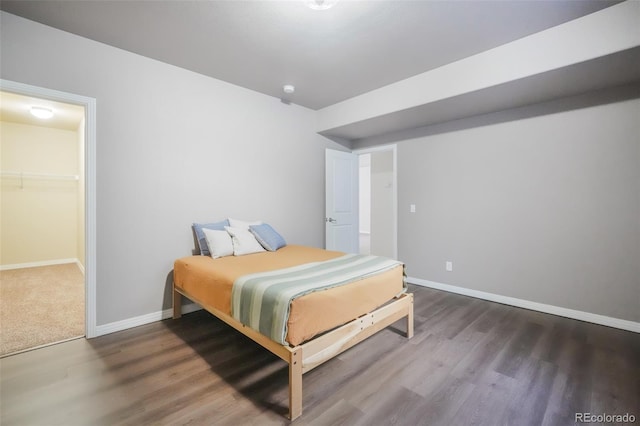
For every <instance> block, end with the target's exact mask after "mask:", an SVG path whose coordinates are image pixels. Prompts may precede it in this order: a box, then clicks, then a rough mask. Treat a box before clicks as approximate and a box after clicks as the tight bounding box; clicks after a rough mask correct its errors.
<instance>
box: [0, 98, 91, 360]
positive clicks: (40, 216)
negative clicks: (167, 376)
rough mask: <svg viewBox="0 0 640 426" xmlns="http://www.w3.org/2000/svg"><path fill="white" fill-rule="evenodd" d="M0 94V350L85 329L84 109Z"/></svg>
mask: <svg viewBox="0 0 640 426" xmlns="http://www.w3.org/2000/svg"><path fill="white" fill-rule="evenodd" d="M1 96H2V98H1V107H0V110H1V111H0V112H1V115H0V118H1V121H0V177H1V183H2V185H1V194H0V231H1V232H0V274H1V278H2V282H1V284H0V291H1V294H0V296H2V310H1V311H2V313H1V315H2V318H0V331H1V333H2V338H1V339H0V340H1V341H0V356H1V355H6V354H8V353H13V352H16V351H21V350H25V349H30V348H33V347H39V346H42V345H46V344H50V343H53V342H57V341H61V340H68V339H70V338H74V337H79V336H83V335H84V323H85V320H84V275H83V273H84V261H85V260H84V253H85V247H84V184H83V182H84V179H83V174H84V170H83V169H84V159H83V153H84V109H83V108H82V107H79V106H75V105H67V104H61V103H57V102H51V101H43V100H39V99H34V98H30V97H24V96H20V95H16V94H12V93H7V92H2V93H1ZM34 105H44V106H45V107H46V108H47V109H49V110H51V111H52V112H53V113H54V117H51V119H43V118H37V117H33V116H31V114H30V108H31V107H32V106H34ZM56 115H58V117H56Z"/></svg>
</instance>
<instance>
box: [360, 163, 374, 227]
mask: <svg viewBox="0 0 640 426" xmlns="http://www.w3.org/2000/svg"><path fill="white" fill-rule="evenodd" d="M358 160H359V163H360V168H359V172H360V176H359V177H358V185H359V188H358V196H359V198H360V205H359V206H358V207H359V208H358V215H359V216H360V217H359V223H358V226H359V228H360V233H361V234H369V233H371V154H362V155H360V156H358Z"/></svg>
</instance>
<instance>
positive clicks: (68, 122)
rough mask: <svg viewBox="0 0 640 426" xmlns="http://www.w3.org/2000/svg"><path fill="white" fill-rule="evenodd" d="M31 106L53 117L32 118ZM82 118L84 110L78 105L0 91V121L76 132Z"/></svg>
mask: <svg viewBox="0 0 640 426" xmlns="http://www.w3.org/2000/svg"><path fill="white" fill-rule="evenodd" d="M32 106H39V107H44V108H48V109H50V110H52V111H53V117H51V118H49V119H42V118H37V117H34V116H33V115H31V113H30V112H29V111H30V109H31V107H32ZM83 117H84V108H83V107H81V106H78V105H71V104H65V103H62V102H56V101H51V100H46V99H38V98H32V97H30V96H24V95H18V94H15V93H9V92H1V91H0V121H7V122H11V123H19V124H28V125H31V126H40V127H49V128H54V129H62V130H71V131H76V130H78V127H79V126H80V123H81V122H82V118H83Z"/></svg>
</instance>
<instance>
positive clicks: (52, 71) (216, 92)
mask: <svg viewBox="0 0 640 426" xmlns="http://www.w3.org/2000/svg"><path fill="white" fill-rule="evenodd" d="M1 19H2V21H1V40H2V41H1V43H2V44H1V46H0V48H1V51H2V63H1V77H2V78H3V79H7V80H13V81H17V82H21V83H26V84H32V85H36V86H41V87H46V88H50V89H56V90H61V91H65V92H71V93H74V94H79V95H83V96H89V97H93V98H96V99H97V151H96V152H97V154H96V156H97V194H96V196H97V324H98V325H103V324H108V323H111V322H115V321H119V320H124V319H128V318H132V317H136V316H140V315H144V314H148V313H152V312H157V311H159V310H161V309H164V308H168V307H169V298H168V289H167V284H166V282H167V276H168V274H169V273H170V272H171V270H172V267H173V261H174V260H175V259H176V258H178V257H181V256H185V255H190V253H191V249H192V247H193V239H192V235H191V230H190V225H191V223H192V222H193V221H210V220H219V219H222V218H225V217H228V216H231V217H235V218H238V219H246V220H253V219H262V220H265V221H268V222H270V223H271V224H273V225H274V227H275V228H276V229H278V230H280V231H281V233H282V234H283V235H284V236H285V238H286V239H287V240H288V242H290V243H298V244H306V245H312V246H319V247H322V246H323V245H324V222H323V215H324V149H325V147H330V148H337V149H340V148H341V147H340V146H339V145H336V144H335V143H333V142H330V141H328V140H327V139H325V138H323V137H321V136H319V135H317V134H316V133H315V131H314V130H315V129H314V126H315V113H314V112H313V111H311V110H308V109H305V108H301V107H298V106H295V105H285V104H283V103H281V102H280V101H279V100H278V99H276V98H272V97H268V96H265V95H262V94H258V93H256V92H253V91H250V90H247V89H243V88H240V87H237V86H233V85H231V84H227V83H225V82H222V81H219V80H214V79H211V78H208V77H205V76H202V75H200V74H196V73H193V72H190V71H186V70H184V69H181V68H177V67H174V66H170V65H167V64H164V63H161V62H158V61H155V60H151V59H148V58H145V57H142V56H139V55H135V54H132V53H129V52H126V51H123V50H119V49H116V48H113V47H110V46H107V45H104V44H100V43H96V42H93V41H90V40H87V39H84V38H81V37H78V36H75V35H72V34H69V33H65V32H62V31H58V30H55V29H52V28H50V27H46V26H43V25H40V24H37V23H35V22H31V21H27V20H24V19H21V18H18V17H16V16H13V15H10V14H6V13H2V14H1ZM210 54H214V53H213V52H210ZM292 182H293V183H294V184H293V185H292Z"/></svg>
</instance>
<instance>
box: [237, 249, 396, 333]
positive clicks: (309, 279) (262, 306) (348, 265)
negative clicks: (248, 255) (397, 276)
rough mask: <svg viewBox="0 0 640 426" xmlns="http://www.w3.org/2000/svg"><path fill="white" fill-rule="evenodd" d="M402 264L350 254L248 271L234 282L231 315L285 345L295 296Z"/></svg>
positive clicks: (348, 281) (334, 285) (346, 282)
mask: <svg viewBox="0 0 640 426" xmlns="http://www.w3.org/2000/svg"><path fill="white" fill-rule="evenodd" d="M401 264H402V263H401V262H398V261H397V260H392V259H387V258H384V257H379V256H367V255H360V254H346V255H344V256H341V257H338V258H335V259H331V260H327V261H324V262H314V263H306V264H304V265H299V266H294V267H291V268H285V269H278V270H276V271H271V272H260V273H256V274H249V275H244V276H242V277H240V278H238V279H237V280H236V281H235V282H234V283H233V288H232V293H231V315H232V316H233V318H235V319H236V320H238V321H240V322H241V323H242V324H244V325H246V326H248V327H251V328H252V329H254V330H256V331H258V332H260V333H261V334H263V335H265V336H267V337H269V338H270V339H272V340H275V341H276V342H279V343H281V344H283V345H284V344H286V343H285V337H286V335H287V320H288V318H289V306H290V304H291V301H292V300H293V299H295V298H297V297H300V296H304V295H305V294H308V293H312V292H314V291H318V290H324V289H328V288H331V287H337V286H340V285H344V284H348V283H350V282H353V281H356V280H359V279H362V278H366V277H369V276H372V275H375V274H379V273H382V272H385V271H388V270H390V269H392V268H394V267H396V266H397V265H401Z"/></svg>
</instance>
